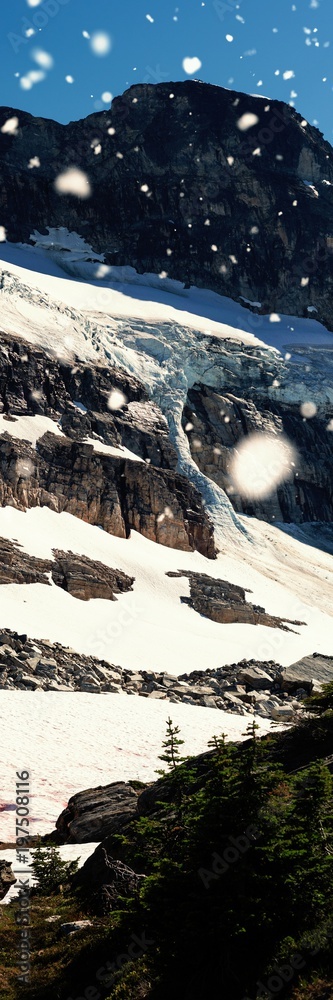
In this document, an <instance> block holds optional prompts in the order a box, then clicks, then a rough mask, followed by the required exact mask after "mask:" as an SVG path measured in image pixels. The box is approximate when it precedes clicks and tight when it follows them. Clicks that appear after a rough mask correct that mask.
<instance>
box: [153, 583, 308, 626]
mask: <svg viewBox="0 0 333 1000" xmlns="http://www.w3.org/2000/svg"><path fill="white" fill-rule="evenodd" d="M166 576H175V577H182V576H185V577H187V579H188V580H189V582H190V593H191V596H190V597H181V601H182V603H183V604H189V605H190V607H191V608H193V609H194V611H197V612H198V614H200V615H203V616H204V618H210V619H211V621H213V622H220V623H221V624H224V625H229V624H231V623H232V622H239V623H243V624H246V625H266V626H268V627H269V628H279V629H283V630H284V631H285V632H292V631H294V630H293V629H289V628H288V625H305V622H300V621H290V619H288V618H285V619H284V620H282V619H281V618H277V617H276V616H274V615H269V614H267V612H266V611H265V609H264V608H261V607H259V606H258V605H256V604H250V602H249V601H247V600H246V597H245V595H246V593H251V591H246V590H244V589H243V587H237V586H235V584H233V583H228V582H227V580H213V579H212V577H210V576H207V574H206V573H191V572H188V571H187V570H184V571H183V570H180V571H179V572H178V573H177V572H174V571H170V572H168V573H167V574H166ZM287 622H288V625H287V624H286V623H287Z"/></svg>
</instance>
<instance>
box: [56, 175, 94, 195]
mask: <svg viewBox="0 0 333 1000" xmlns="http://www.w3.org/2000/svg"><path fill="white" fill-rule="evenodd" d="M54 187H55V190H56V192H57V194H74V195H75V196H76V197H77V198H90V195H91V187H90V183H89V179H88V177H87V174H85V173H84V172H83V170H79V169H78V167H68V168H67V169H66V170H64V171H63V173H62V174H58V177H56V179H55V182H54Z"/></svg>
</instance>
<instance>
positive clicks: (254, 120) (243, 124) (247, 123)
mask: <svg viewBox="0 0 333 1000" xmlns="http://www.w3.org/2000/svg"><path fill="white" fill-rule="evenodd" d="M258 121H259V118H258V115H254V114H252V111H246V112H245V114H244V115H241V117H240V118H239V119H238V121H237V122H236V125H237V128H239V129H240V131H241V132H247V129H248V128H252V126H253V125H258Z"/></svg>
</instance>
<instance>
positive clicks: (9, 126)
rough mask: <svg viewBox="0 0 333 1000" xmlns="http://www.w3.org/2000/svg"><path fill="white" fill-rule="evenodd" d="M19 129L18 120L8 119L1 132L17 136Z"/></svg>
mask: <svg viewBox="0 0 333 1000" xmlns="http://www.w3.org/2000/svg"><path fill="white" fill-rule="evenodd" d="M18 127H19V120H18V118H16V117H14V118H7V121H6V122H5V123H4V125H3V126H2V129H1V132H3V133H4V134H8V135H17V130H18Z"/></svg>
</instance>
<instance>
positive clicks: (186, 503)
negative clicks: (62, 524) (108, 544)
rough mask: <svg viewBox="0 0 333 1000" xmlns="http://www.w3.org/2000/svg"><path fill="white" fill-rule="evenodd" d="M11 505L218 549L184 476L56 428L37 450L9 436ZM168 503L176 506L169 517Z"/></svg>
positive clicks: (5, 480)
mask: <svg viewBox="0 0 333 1000" xmlns="http://www.w3.org/2000/svg"><path fill="white" fill-rule="evenodd" d="M7 504H9V505H10V506H13V507H16V508H18V509H20V510H26V509H27V508H28V507H50V508H51V510H54V511H56V512H58V513H61V512H62V511H67V512H68V513H69V514H73V515H74V516H75V517H79V518H81V519H82V520H84V521H87V522H88V523H89V524H97V525H100V526H101V527H102V528H104V530H105V531H107V532H109V533H110V534H112V535H117V536H118V537H120V538H127V537H128V536H129V534H130V531H131V528H133V529H135V531H138V532H140V533H141V534H142V535H144V536H145V537H146V538H149V539H150V540H152V541H155V542H159V543H160V544H161V545H168V546H171V547H172V548H178V549H182V550H183V551H186V552H188V551H191V550H192V549H198V551H199V552H201V553H202V554H203V555H205V556H208V558H214V556H215V548H214V538H213V533H214V529H213V525H212V523H211V521H210V519H209V517H208V515H207V514H206V512H205V509H204V506H203V503H202V500H201V497H200V494H199V492H198V490H197V489H196V488H195V487H194V486H192V485H191V484H190V483H189V482H188V480H187V479H186V478H185V477H184V476H181V475H179V474H178V473H176V472H173V471H172V470H167V469H156V468H155V467H154V466H150V465H146V464H145V463H143V462H135V461H131V460H126V459H123V458H115V457H113V455H112V456H111V455H105V454H103V453H99V452H96V451H94V448H93V446H92V445H90V444H84V443H82V442H76V441H72V440H70V439H69V438H65V437H56V436H55V435H54V434H52V433H49V432H48V433H46V434H44V436H43V437H42V438H40V439H39V441H38V442H37V448H36V449H34V448H33V447H32V446H31V445H29V444H28V443H27V442H25V441H19V440H18V439H16V438H12V437H10V434H7V433H5V434H3V435H1V437H0V505H1V506H6V505H7ZM165 510H168V511H170V512H171V513H170V515H169V516H167V517H165V516H164V518H163V517H162V515H163V513H164V512H165Z"/></svg>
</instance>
